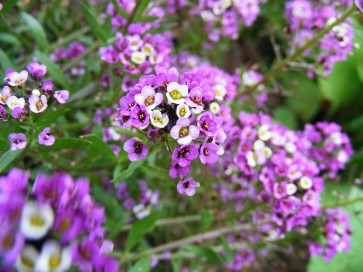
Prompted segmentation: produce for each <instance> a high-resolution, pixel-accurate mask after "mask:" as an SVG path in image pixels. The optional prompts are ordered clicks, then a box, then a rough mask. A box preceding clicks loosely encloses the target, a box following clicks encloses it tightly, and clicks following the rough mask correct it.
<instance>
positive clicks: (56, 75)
mask: <svg viewBox="0 0 363 272" xmlns="http://www.w3.org/2000/svg"><path fill="white" fill-rule="evenodd" d="M35 56H36V57H37V58H38V59H39V61H40V62H41V63H43V64H45V65H46V66H47V72H48V73H49V74H50V75H51V77H52V79H54V81H55V82H57V83H58V84H60V85H62V87H64V88H66V89H67V90H69V89H70V85H69V83H68V82H67V79H66V77H65V76H64V73H63V71H62V69H61V68H60V67H59V66H58V64H55V63H54V62H52V61H51V60H50V59H49V58H48V57H47V56H46V55H45V54H43V53H42V52H40V51H38V50H37V51H35Z"/></svg>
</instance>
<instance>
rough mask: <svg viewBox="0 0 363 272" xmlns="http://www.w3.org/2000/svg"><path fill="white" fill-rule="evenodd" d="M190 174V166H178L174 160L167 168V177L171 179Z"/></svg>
mask: <svg viewBox="0 0 363 272" xmlns="http://www.w3.org/2000/svg"><path fill="white" fill-rule="evenodd" d="M189 172H190V165H189V164H188V165H186V166H180V165H179V164H178V163H177V161H176V160H172V161H171V165H170V168H169V176H170V177H171V178H177V177H179V176H186V175H188V174H189Z"/></svg>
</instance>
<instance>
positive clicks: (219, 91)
mask: <svg viewBox="0 0 363 272" xmlns="http://www.w3.org/2000/svg"><path fill="white" fill-rule="evenodd" d="M214 92H215V93H216V97H215V99H217V100H219V101H222V100H223V97H224V96H225V95H226V93H227V90H226V88H225V87H224V86H223V85H220V84H218V85H217V86H215V87H214Z"/></svg>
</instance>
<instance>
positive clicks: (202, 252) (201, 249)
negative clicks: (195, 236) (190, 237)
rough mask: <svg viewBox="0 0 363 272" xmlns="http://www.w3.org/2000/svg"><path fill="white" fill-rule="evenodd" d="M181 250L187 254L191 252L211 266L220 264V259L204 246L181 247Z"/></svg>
mask: <svg viewBox="0 0 363 272" xmlns="http://www.w3.org/2000/svg"><path fill="white" fill-rule="evenodd" d="M183 249H184V250H185V251H187V252H191V253H193V254H195V255H196V256H198V257H204V258H206V259H207V261H208V263H211V264H221V263H222V258H221V255H219V254H218V253H217V252H215V251H214V250H213V249H211V248H208V247H205V246H196V245H186V246H183Z"/></svg>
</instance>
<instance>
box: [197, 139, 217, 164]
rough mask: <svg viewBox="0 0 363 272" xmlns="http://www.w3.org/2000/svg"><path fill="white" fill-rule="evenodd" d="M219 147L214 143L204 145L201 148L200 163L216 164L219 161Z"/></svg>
mask: <svg viewBox="0 0 363 272" xmlns="http://www.w3.org/2000/svg"><path fill="white" fill-rule="evenodd" d="M218 150H219V147H218V145H216V144H213V143H204V144H202V146H201V147H200V161H201V162H202V163H203V164H206V163H215V162H216V161H218V154H217V152H218Z"/></svg>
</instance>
